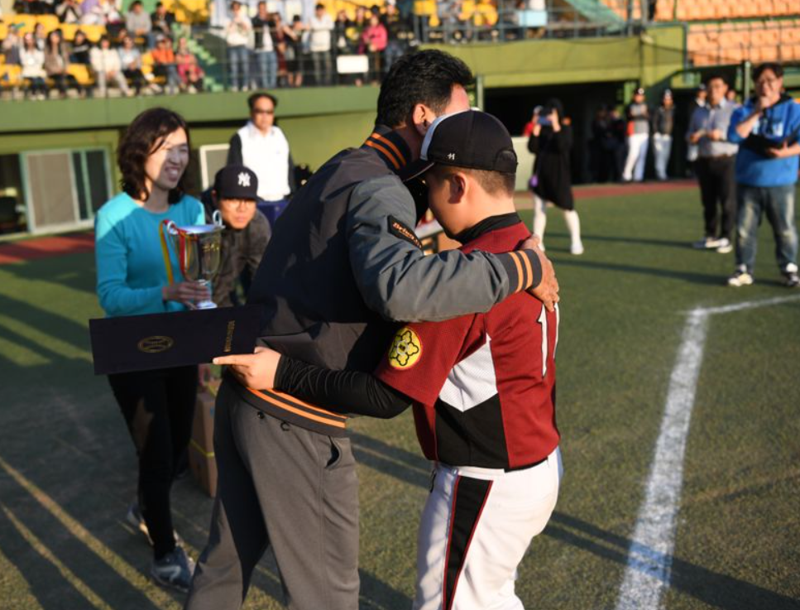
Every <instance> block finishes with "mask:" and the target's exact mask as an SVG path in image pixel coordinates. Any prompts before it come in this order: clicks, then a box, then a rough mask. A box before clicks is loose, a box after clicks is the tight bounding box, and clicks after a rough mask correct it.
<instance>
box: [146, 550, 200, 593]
mask: <svg viewBox="0 0 800 610" xmlns="http://www.w3.org/2000/svg"><path fill="white" fill-rule="evenodd" d="M192 574H194V561H192V560H191V558H189V557H188V556H187V555H186V551H184V550H183V547H180V546H176V547H175V548H174V549H172V551H170V552H169V553H167V554H166V555H164V556H163V557H162V558H161V559H157V560H154V561H153V565H152V567H151V568H150V575H151V576H152V577H153V580H155V581H156V582H157V583H158V584H160V585H162V586H165V587H172V588H173V589H177V590H178V591H183V592H184V593H188V591H189V585H190V584H191V582H192Z"/></svg>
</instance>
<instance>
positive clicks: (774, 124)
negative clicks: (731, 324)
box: [728, 63, 800, 288]
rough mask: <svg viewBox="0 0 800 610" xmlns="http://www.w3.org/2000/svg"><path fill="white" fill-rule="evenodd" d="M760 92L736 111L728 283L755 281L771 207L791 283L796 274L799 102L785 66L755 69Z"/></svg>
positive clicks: (731, 136) (796, 281)
mask: <svg viewBox="0 0 800 610" xmlns="http://www.w3.org/2000/svg"><path fill="white" fill-rule="evenodd" d="M753 80H754V81H755V86H756V95H755V97H753V98H751V99H750V100H748V101H747V102H746V103H745V104H744V105H743V106H742V107H741V108H738V109H737V110H736V111H735V112H734V113H733V116H732V117H731V123H730V127H729V128H728V140H729V141H730V142H734V143H738V144H740V146H739V154H738V155H737V156H736V189H737V200H738V220H737V230H736V270H735V272H734V274H733V275H732V276H730V277H729V278H728V285H729V286H749V285H750V284H752V283H753V266H754V264H755V260H756V248H757V240H758V226H759V224H760V223H761V218H762V216H763V214H764V213H765V212H766V215H767V220H769V223H770V225H771V226H772V232H773V234H774V235H775V256H776V258H777V262H778V267H779V268H780V270H781V273H782V274H783V276H784V278H785V283H786V285H787V286H788V287H790V288H796V287H798V286H800V277H799V276H798V274H797V269H798V268H797V227H796V225H795V219H794V215H795V214H794V202H795V184H796V182H797V171H798V165H800V164H799V163H798V155H800V143H799V142H798V137H799V136H800V105H798V104H796V103H795V102H794V100H793V99H792V98H790V97H789V96H787V95H785V94H784V93H783V68H782V67H781V66H780V65H779V64H776V63H764V64H761V65H760V66H757V67H756V68H755V69H754V70H753Z"/></svg>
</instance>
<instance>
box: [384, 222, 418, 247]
mask: <svg viewBox="0 0 800 610" xmlns="http://www.w3.org/2000/svg"><path fill="white" fill-rule="evenodd" d="M389 233H391V234H392V235H396V236H397V237H399V238H400V239H405V240H406V241H407V242H410V243H412V244H414V245H415V246H416V247H417V248H419V249H420V250H422V242H421V241H420V240H419V237H417V235H416V233H414V231H413V230H412V229H409V228H408V227H407V226H406V225H404V224H403V223H402V222H400V221H399V220H397V218H395V217H394V216H389Z"/></svg>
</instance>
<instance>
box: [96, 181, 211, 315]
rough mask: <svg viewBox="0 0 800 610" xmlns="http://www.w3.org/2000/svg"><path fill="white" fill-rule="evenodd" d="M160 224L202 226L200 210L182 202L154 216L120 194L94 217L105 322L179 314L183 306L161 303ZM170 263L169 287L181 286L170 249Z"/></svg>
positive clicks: (190, 199) (189, 199) (189, 200)
mask: <svg viewBox="0 0 800 610" xmlns="http://www.w3.org/2000/svg"><path fill="white" fill-rule="evenodd" d="M165 219H168V220H172V221H173V222H175V224H176V225H178V226H179V227H181V226H190V225H200V224H205V214H204V211H203V206H202V204H201V203H200V202H199V201H198V200H197V199H195V198H193V197H189V196H186V195H185V196H184V197H183V198H182V199H181V200H180V201H179V202H178V203H175V204H172V205H170V206H169V209H168V210H167V211H166V212H164V213H163V214H154V213H152V212H149V211H147V210H145V209H144V208H142V207H140V206H138V205H136V203H135V202H134V201H133V199H132V198H131V197H130V196H129V195H128V194H126V193H120V194H119V195H117V196H116V197H114V198H113V199H111V200H109V201H108V202H107V203H106V204H105V205H103V207H101V208H100V209H99V210H98V212H97V216H96V217H95V258H96V262H97V296H98V298H99V299H100V306H101V307H102V308H103V310H104V311H105V312H106V316H108V317H114V316H135V315H141V314H148V313H164V312H167V311H182V310H183V309H185V307H184V306H183V305H181V304H180V303H177V302H175V301H166V302H165V301H163V300H162V298H161V288H162V287H163V286H166V285H167V284H168V281H167V269H166V266H165V264H164V256H163V254H162V249H161V239H160V237H159V232H158V227H159V225H160V224H161V222H162V221H163V220H165ZM170 259H171V261H172V272H173V276H174V281H175V282H181V281H183V276H182V275H181V272H180V267H179V266H178V259H177V256H176V253H175V249H174V247H172V246H170Z"/></svg>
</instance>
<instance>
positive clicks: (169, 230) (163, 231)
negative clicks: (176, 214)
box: [158, 220, 180, 284]
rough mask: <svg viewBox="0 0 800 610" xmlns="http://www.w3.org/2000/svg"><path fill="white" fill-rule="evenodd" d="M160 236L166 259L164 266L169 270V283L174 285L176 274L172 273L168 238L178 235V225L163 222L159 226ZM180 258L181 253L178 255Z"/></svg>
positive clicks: (166, 221)
mask: <svg viewBox="0 0 800 610" xmlns="http://www.w3.org/2000/svg"><path fill="white" fill-rule="evenodd" d="M158 234H159V236H160V237H161V254H162V256H163V257H164V266H165V267H166V269H167V282H168V283H170V284H172V283H174V281H175V279H174V274H173V273H172V261H171V260H170V256H169V244H168V243H167V242H168V241H169V237H168V236H173V235H177V234H178V227H177V225H176V224H175V223H174V222H173V221H171V220H163V221H161V224H160V225H158ZM178 256H179V257H180V252H179V253H178Z"/></svg>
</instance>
